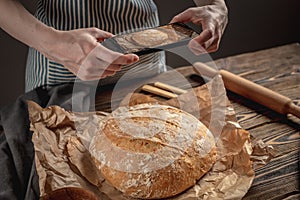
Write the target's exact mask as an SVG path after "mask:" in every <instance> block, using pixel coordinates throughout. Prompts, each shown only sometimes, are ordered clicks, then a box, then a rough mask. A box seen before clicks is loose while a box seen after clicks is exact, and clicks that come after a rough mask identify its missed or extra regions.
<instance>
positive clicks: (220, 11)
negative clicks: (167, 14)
mask: <svg viewBox="0 0 300 200" xmlns="http://www.w3.org/2000/svg"><path fill="white" fill-rule="evenodd" d="M227 12H228V11H227V8H226V5H225V3H224V1H220V0H218V1H216V2H214V3H213V4H211V5H204V6H199V7H193V8H189V9H187V10H185V11H183V12H182V13H180V14H178V15H176V16H175V17H174V18H173V19H172V20H171V23H174V22H192V23H194V24H198V25H202V30H203V31H202V32H201V33H200V35H199V36H197V37H195V38H194V39H192V40H191V41H190V42H189V48H190V49H191V51H192V52H193V53H195V54H196V55H199V54H201V53H205V52H214V51H216V50H217V49H218V48H219V43H220V40H221V37H222V34H223V32H224V30H225V27H226V25H227V21H228V18H227Z"/></svg>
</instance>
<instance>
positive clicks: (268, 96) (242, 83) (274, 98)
mask: <svg viewBox="0 0 300 200" xmlns="http://www.w3.org/2000/svg"><path fill="white" fill-rule="evenodd" d="M194 70H195V71H196V72H197V73H198V74H201V75H204V76H208V77H214V76H215V75H216V74H218V71H216V70H215V69H213V68H211V67H209V66H207V65H205V64H204V63H200V62H197V63H195V64H194ZM219 73H220V75H221V76H222V79H223V82H224V86H225V88H226V89H228V90H230V91H232V92H235V93H237V94H239V95H241V96H243V97H246V98H248V99H251V100H253V101H255V102H257V103H259V104H261V105H264V106H266V107H268V108H270V109H272V110H274V111H276V112H278V113H281V114H284V115H286V114H293V115H295V116H297V117H298V118H300V107H299V106H297V105H295V104H294V103H293V101H292V100H291V99H290V98H288V97H285V96H283V95H281V94H279V93H276V92H274V91H272V90H270V89H268V88H265V87H263V86H261V85H258V84H256V83H254V82H251V81H249V80H247V79H244V78H242V77H240V76H237V75H235V74H233V73H230V72H228V71H225V70H220V71H219Z"/></svg>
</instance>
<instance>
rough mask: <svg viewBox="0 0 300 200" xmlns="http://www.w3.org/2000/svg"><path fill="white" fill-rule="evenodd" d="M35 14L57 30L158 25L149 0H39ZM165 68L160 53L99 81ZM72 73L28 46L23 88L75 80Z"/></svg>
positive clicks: (125, 29)
mask: <svg viewBox="0 0 300 200" xmlns="http://www.w3.org/2000/svg"><path fill="white" fill-rule="evenodd" d="M35 16H36V17H37V18H38V19H39V20H40V21H42V22H43V23H45V24H47V25H49V26H52V27H54V28H55V29H58V30H72V29H78V28H87V27H97V28H99V29H102V30H105V31H108V32H111V33H113V34H118V33H124V32H129V31H132V30H135V29H137V28H148V27H154V26H157V25H159V21H158V14H157V8H156V5H155V4H154V2H153V1H152V0H39V2H38V7H37V11H36V14H35ZM164 70H165V64H164V54H163V53H162V52H160V53H154V54H149V55H145V56H142V57H140V61H139V62H138V63H136V64H133V65H127V66H124V67H123V68H122V70H121V71H120V72H118V73H117V74H116V75H115V76H112V77H108V78H105V79H102V80H101V84H108V83H112V82H115V81H117V80H118V79H119V78H120V77H121V76H122V75H123V74H124V73H125V72H127V73H128V71H130V73H131V74H130V75H128V74H126V77H135V76H136V75H137V74H138V76H151V75H155V74H157V73H160V72H162V71H164ZM75 78H76V77H75V75H74V74H72V73H71V72H69V71H68V70H67V69H66V68H64V67H63V66H62V65H60V64H58V63H55V62H53V61H51V60H49V59H48V58H46V57H45V56H44V55H42V54H41V53H40V52H38V51H36V50H35V49H33V48H29V53H28V58H27V66H26V84H25V85H26V88H25V89H26V91H29V90H32V89H33V88H36V87H38V86H41V85H47V86H50V87H51V86H53V85H57V84H60V83H65V82H70V81H74V80H75Z"/></svg>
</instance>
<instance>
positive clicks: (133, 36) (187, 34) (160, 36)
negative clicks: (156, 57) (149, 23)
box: [101, 23, 200, 55]
mask: <svg viewBox="0 0 300 200" xmlns="http://www.w3.org/2000/svg"><path fill="white" fill-rule="evenodd" d="M199 33H200V31H199V30H195V29H194V28H192V27H191V26H189V25H187V24H184V23H171V24H166V25H162V26H158V27H154V28H148V29H144V30H140V31H135V32H131V33H126V34H120V35H116V36H114V37H112V38H109V39H106V40H104V41H103V42H102V43H101V44H102V45H103V46H105V47H106V48H108V49H111V50H113V51H117V52H120V53H124V54H128V53H134V54H137V55H143V54H148V53H153V52H157V51H162V50H166V49H170V48H174V47H177V46H182V45H186V44H187V43H188V42H189V41H190V40H191V39H192V38H194V37H196V36H197V35H199Z"/></svg>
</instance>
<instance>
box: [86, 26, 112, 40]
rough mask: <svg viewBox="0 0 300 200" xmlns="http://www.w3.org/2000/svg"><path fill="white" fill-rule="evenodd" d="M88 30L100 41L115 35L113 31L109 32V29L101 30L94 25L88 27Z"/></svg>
mask: <svg viewBox="0 0 300 200" xmlns="http://www.w3.org/2000/svg"><path fill="white" fill-rule="evenodd" d="M88 31H89V33H90V34H91V35H92V36H93V37H95V38H97V41H98V42H101V41H103V40H104V39H106V38H111V37H112V36H113V34H112V33H109V32H107V31H103V30H100V29H98V28H95V27H93V28H88Z"/></svg>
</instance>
